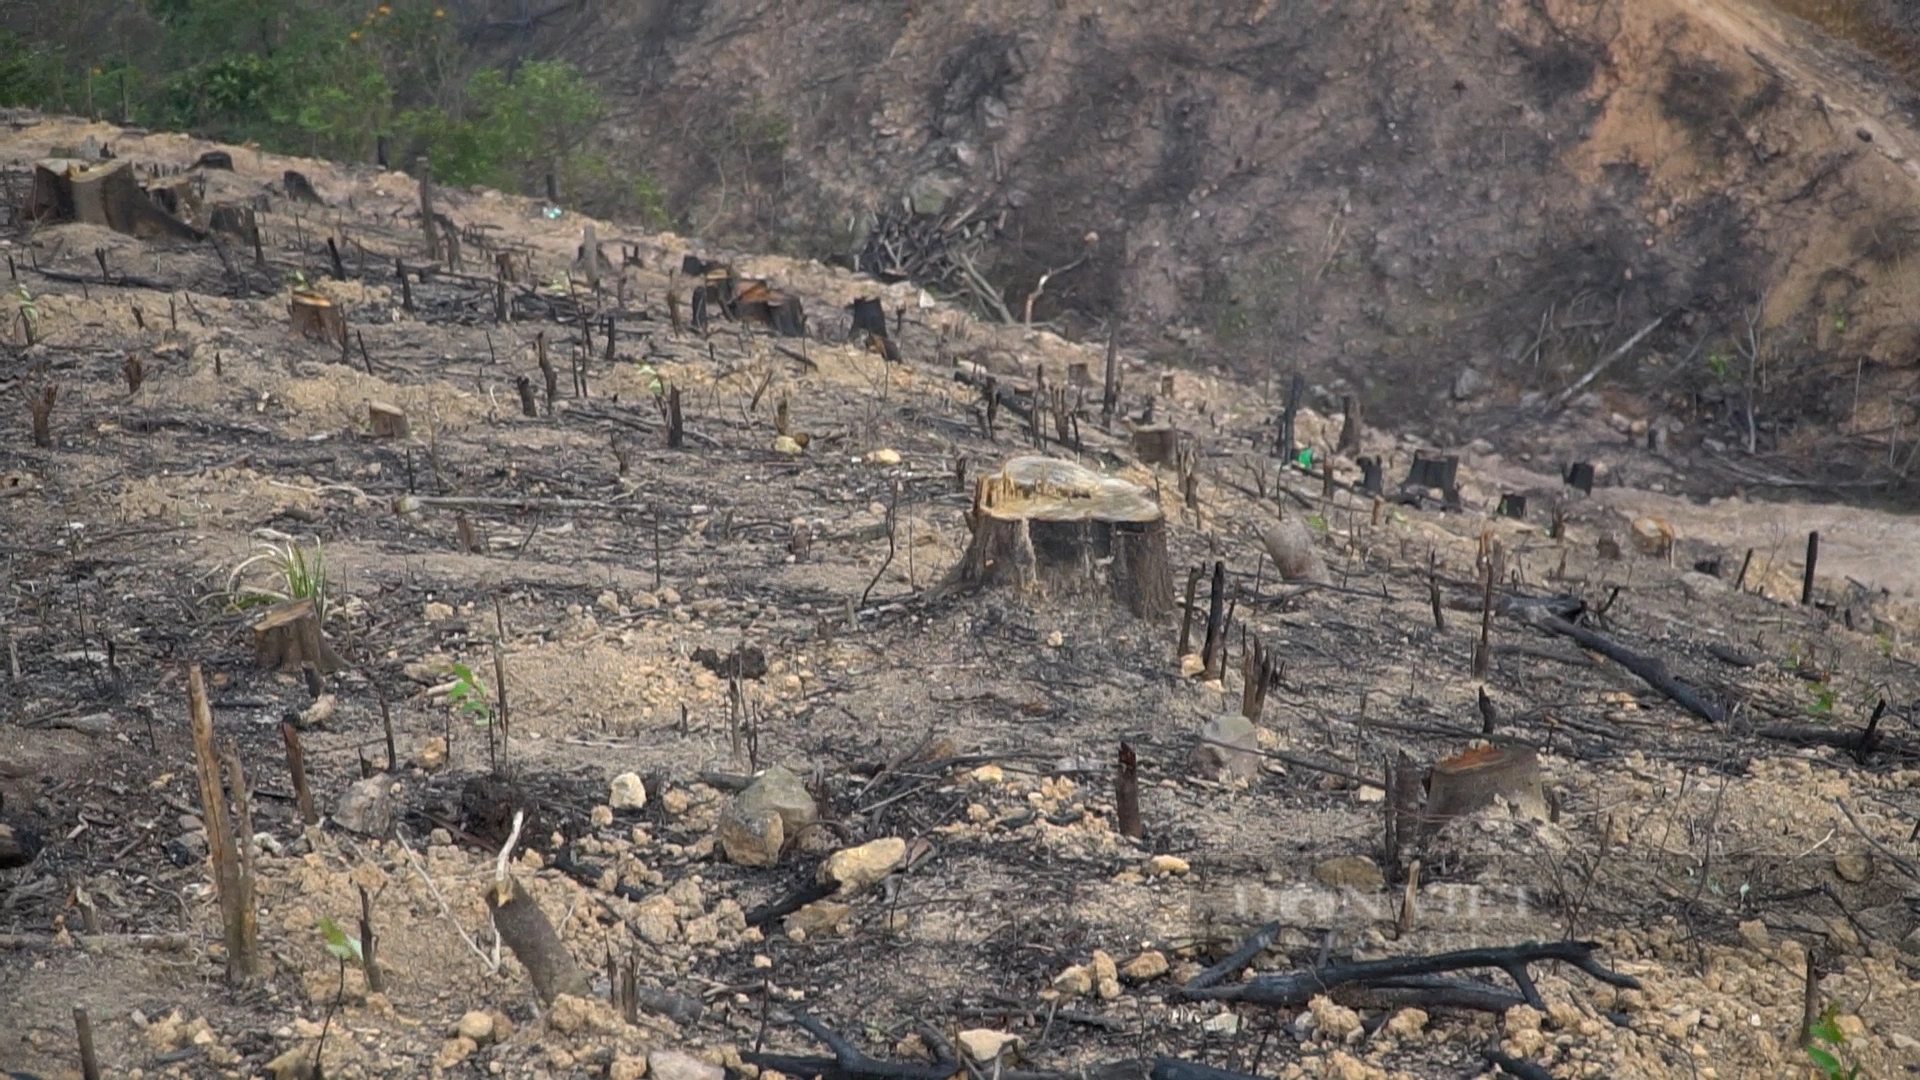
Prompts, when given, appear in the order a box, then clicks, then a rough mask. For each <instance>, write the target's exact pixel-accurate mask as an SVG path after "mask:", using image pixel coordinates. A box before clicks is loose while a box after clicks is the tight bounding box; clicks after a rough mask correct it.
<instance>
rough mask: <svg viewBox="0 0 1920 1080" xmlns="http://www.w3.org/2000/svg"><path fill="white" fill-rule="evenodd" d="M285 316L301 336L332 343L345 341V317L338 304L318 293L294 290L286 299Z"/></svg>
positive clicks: (342, 343)
mask: <svg viewBox="0 0 1920 1080" xmlns="http://www.w3.org/2000/svg"><path fill="white" fill-rule="evenodd" d="M287 318H288V319H289V320H290V321H291V322H292V324H293V328H294V330H295V331H297V332H298V333H300V334H301V335H302V336H303V337H307V338H311V339H313V340H315V341H325V342H328V343H330V344H334V345H342V346H344V345H345V343H346V340H347V317H346V316H345V315H344V314H342V313H341V311H340V307H339V305H337V304H335V303H334V302H333V301H332V300H330V299H328V298H327V297H325V296H323V295H321V294H320V293H317V292H307V291H305V290H295V291H294V293H293V296H292V298H291V299H289V300H288V301H287Z"/></svg>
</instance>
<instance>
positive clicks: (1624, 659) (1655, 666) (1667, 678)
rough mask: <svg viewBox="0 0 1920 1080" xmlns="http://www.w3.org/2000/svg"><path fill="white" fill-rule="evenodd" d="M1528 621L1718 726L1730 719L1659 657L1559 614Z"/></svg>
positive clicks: (1536, 615)
mask: <svg viewBox="0 0 1920 1080" xmlns="http://www.w3.org/2000/svg"><path fill="white" fill-rule="evenodd" d="M1526 621H1527V622H1529V623H1530V624H1532V625H1533V626H1534V627H1535V628H1536V629H1540V630H1545V631H1547V632H1548V633H1551V634H1559V635H1560V636H1562V637H1570V638H1572V639H1573V640H1575V641H1577V642H1579V643H1580V644H1581V646H1582V647H1584V648H1588V649H1592V650H1593V651H1594V652H1597V653H1599V654H1600V655H1602V656H1605V657H1606V658H1607V659H1609V660H1612V661H1614V662H1615V663H1617V664H1619V665H1620V666H1621V667H1624V668H1626V669H1627V670H1628V671H1631V672H1633V673H1634V674H1635V675H1638V676H1639V677H1640V679H1641V680H1642V681H1643V682H1645V683H1646V684H1647V685H1648V686H1651V687H1653V688H1654V689H1655V690H1658V691H1660V692H1661V693H1662V694H1665V695H1666V696H1667V697H1669V698H1671V699H1672V700H1673V702H1674V703H1675V704H1677V705H1679V706H1680V707H1681V708H1684V709H1686V710H1687V711H1688V712H1690V713H1693V714H1694V715H1695V716H1698V717H1700V718H1701V719H1703V720H1706V721H1707V722H1709V723H1712V724H1715V725H1721V724H1725V723H1726V722H1727V712H1726V710H1725V709H1723V708H1721V707H1720V706H1718V705H1716V704H1714V703H1713V702H1710V701H1708V700H1707V699H1705V698H1703V697H1701V696H1700V695H1699V694H1698V693H1697V692H1695V691H1694V689H1693V688H1692V687H1689V686H1687V685H1686V684H1685V683H1682V682H1681V681H1680V680H1678V679H1676V678H1674V677H1673V675H1672V674H1671V673H1670V672H1668V671H1667V665H1666V662H1665V661H1663V660H1661V659H1660V658H1659V657H1656V656H1646V655H1643V654H1641V653H1637V652H1634V651H1633V650H1632V649H1629V648H1627V647H1626V646H1625V645H1622V644H1620V643H1619V642H1617V641H1614V640H1613V639H1612V638H1609V637H1606V636H1604V635H1602V634H1596V633H1594V632H1593V631H1591V630H1589V629H1587V628H1586V627H1584V626H1577V625H1575V624H1573V623H1570V622H1568V621H1567V620H1565V619H1562V618H1560V617H1559V616H1557V615H1550V614H1547V613H1545V612H1539V613H1536V614H1534V615H1533V616H1532V617H1531V618H1529V619H1526Z"/></svg>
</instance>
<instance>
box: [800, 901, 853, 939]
mask: <svg viewBox="0 0 1920 1080" xmlns="http://www.w3.org/2000/svg"><path fill="white" fill-rule="evenodd" d="M852 917H853V906H852V905H850V904H836V903H834V902H833V901H831V900H815V901H814V902H813V903H811V904H808V905H806V906H805V907H803V908H801V909H800V910H799V911H796V912H794V913H793V914H791V915H789V916H787V929H789V930H803V931H805V932H806V933H807V935H808V936H810V937H813V936H818V935H820V934H831V933H834V932H836V930H837V928H838V927H839V926H840V924H841V923H844V922H846V921H847V920H849V919H851V918H852Z"/></svg>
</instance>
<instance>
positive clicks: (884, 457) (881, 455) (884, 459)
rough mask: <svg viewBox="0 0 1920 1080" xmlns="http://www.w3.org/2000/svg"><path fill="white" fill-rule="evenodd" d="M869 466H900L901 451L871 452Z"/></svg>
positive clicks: (868, 456)
mask: <svg viewBox="0 0 1920 1080" xmlns="http://www.w3.org/2000/svg"><path fill="white" fill-rule="evenodd" d="M867 464H869V465H898V464H900V451H898V450H874V451H872V452H870V453H868V454H867Z"/></svg>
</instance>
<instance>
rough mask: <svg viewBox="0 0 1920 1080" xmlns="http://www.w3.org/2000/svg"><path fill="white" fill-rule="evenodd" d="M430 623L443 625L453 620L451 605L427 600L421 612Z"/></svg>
mask: <svg viewBox="0 0 1920 1080" xmlns="http://www.w3.org/2000/svg"><path fill="white" fill-rule="evenodd" d="M423 613H424V614H425V615H426V617H427V621H428V622H430V623H443V622H446V621H447V620H448V619H451V618H453V605H451V604H443V603H441V602H440V601H438V600H429V601H428V602H427V606H426V608H425V609H424V612H423Z"/></svg>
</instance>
